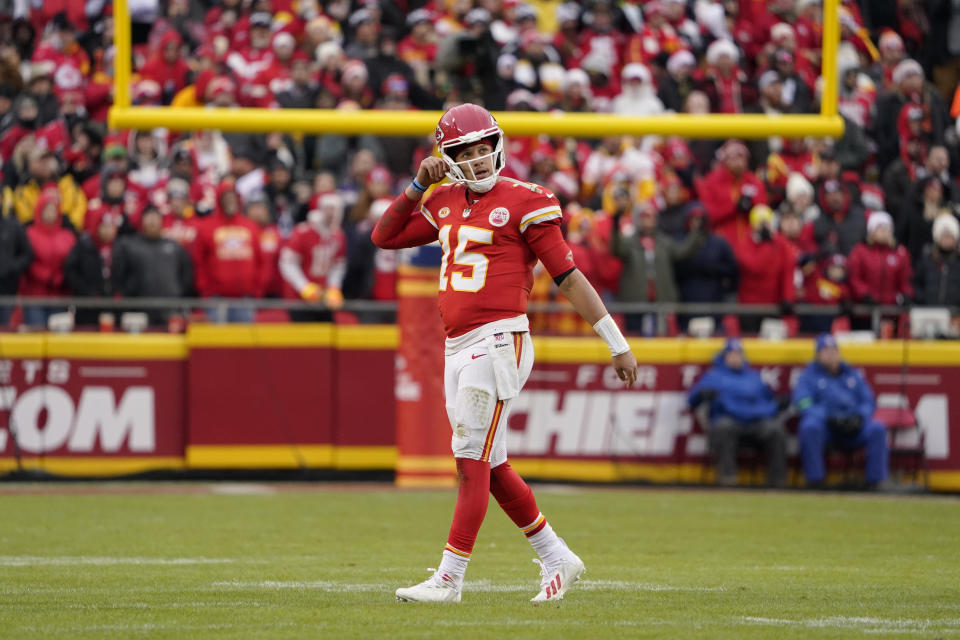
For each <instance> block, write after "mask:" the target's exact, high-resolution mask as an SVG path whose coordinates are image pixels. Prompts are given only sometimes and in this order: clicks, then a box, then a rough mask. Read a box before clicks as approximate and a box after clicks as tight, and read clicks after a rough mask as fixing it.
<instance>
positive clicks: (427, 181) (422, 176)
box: [417, 156, 447, 187]
mask: <svg viewBox="0 0 960 640" xmlns="http://www.w3.org/2000/svg"><path fill="white" fill-rule="evenodd" d="M446 175H447V162H446V160H444V159H443V158H438V157H437V156H430V157H428V158H424V159H423V162H421V163H420V168H419V169H417V182H419V183H420V184H422V185H423V186H425V187H429V186H430V185H432V184H435V183H437V182H440V181H441V180H443V178H444V177H445V176H446Z"/></svg>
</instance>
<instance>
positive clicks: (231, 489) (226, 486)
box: [210, 482, 277, 496]
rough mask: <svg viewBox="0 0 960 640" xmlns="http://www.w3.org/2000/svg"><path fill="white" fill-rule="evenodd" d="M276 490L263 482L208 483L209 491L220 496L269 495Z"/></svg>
mask: <svg viewBox="0 0 960 640" xmlns="http://www.w3.org/2000/svg"><path fill="white" fill-rule="evenodd" d="M276 492H277V490H276V489H274V488H273V487H269V486H267V485H265V484H255V483H252V482H251V483H246V482H223V483H217V484H211V485H210V493H213V494H217V495H221V496H269V495H273V494H275V493H276Z"/></svg>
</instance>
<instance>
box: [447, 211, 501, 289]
mask: <svg viewBox="0 0 960 640" xmlns="http://www.w3.org/2000/svg"><path fill="white" fill-rule="evenodd" d="M451 226H452V225H449V224H448V225H444V226H442V227H440V248H441V249H443V259H442V260H441V261H440V291H446V290H447V285H448V284H449V286H450V287H451V288H452V289H453V290H454V291H463V292H466V293H476V292H477V291H480V289H482V288H483V285H484V284H486V282H487V266H488V265H489V263H490V261H489V260H488V259H487V256H485V255H483V254H482V253H477V252H476V251H467V243H468V242H476V243H478V244H493V231H492V230H490V229H481V228H480V227H468V226H462V227H460V228H459V229H458V230H457V248H456V250H455V251H454V252H453V264H455V265H459V266H462V267H470V275H466V274H465V273H464V272H461V271H454V272H453V273H452V274H450V276H449V277H448V276H447V266H448V265H449V264H450V228H451ZM448 281H449V282H448Z"/></svg>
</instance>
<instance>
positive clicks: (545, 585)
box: [530, 545, 587, 603]
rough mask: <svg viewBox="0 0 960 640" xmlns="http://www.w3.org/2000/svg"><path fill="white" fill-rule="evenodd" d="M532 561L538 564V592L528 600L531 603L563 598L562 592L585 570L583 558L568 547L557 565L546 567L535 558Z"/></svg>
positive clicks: (554, 600)
mask: <svg viewBox="0 0 960 640" xmlns="http://www.w3.org/2000/svg"><path fill="white" fill-rule="evenodd" d="M564 546H566V545H564ZM533 562H534V563H535V564H538V565H540V593H538V594H537V595H535V596H534V597H533V598H532V599H531V600H530V602H533V603H541V602H556V601H559V600H563V594H565V593H566V592H567V589H569V588H570V587H571V586H572V585H573V583H574V582H576V581H577V580H579V579H580V576H582V575H583V572H584V571H586V570H587V569H586V567H585V566H584V565H583V560H581V559H580V558H579V557H577V554H575V553H574V552H573V551H570V550H569V549H567V554H566V555H565V556H564V558H563V560H561V561H560V563H559V564H558V565H555V566H551V567H549V568H548V567H546V566H545V565H544V564H543V563H542V562H540V561H539V560H537V559H536V558H534V560H533Z"/></svg>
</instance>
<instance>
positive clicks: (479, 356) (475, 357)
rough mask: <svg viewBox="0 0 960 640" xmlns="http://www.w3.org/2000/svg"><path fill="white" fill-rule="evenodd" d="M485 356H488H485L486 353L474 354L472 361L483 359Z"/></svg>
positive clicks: (471, 357)
mask: <svg viewBox="0 0 960 640" xmlns="http://www.w3.org/2000/svg"><path fill="white" fill-rule="evenodd" d="M485 355H487V354H485V353H475V354H473V355H472V356H470V359H471V360H476V359H477V358H482V357H483V356H485Z"/></svg>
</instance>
